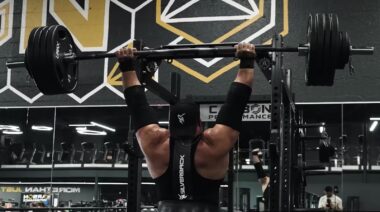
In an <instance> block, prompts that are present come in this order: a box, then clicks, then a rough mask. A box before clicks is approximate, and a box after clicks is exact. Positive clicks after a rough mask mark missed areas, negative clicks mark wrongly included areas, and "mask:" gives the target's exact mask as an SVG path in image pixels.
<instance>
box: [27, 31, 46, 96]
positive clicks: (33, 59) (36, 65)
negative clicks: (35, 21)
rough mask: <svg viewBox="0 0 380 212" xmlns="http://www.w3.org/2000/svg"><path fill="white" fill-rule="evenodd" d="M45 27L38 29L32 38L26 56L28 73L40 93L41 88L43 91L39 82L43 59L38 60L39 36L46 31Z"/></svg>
mask: <svg viewBox="0 0 380 212" xmlns="http://www.w3.org/2000/svg"><path fill="white" fill-rule="evenodd" d="M46 28H47V27H46V26H44V27H39V28H38V29H37V30H36V32H35V34H34V38H33V48H30V49H29V52H28V56H29V55H30V56H29V58H30V61H29V63H28V65H29V67H30V71H31V72H32V75H33V79H34V82H35V83H36V85H37V87H38V89H39V90H40V91H41V88H42V89H43V85H42V84H43V82H42V81H41V80H42V79H43V77H41V69H40V66H41V63H43V62H44V58H40V57H39V55H40V51H41V49H40V39H41V34H42V32H43V31H44V30H45V29H46Z"/></svg>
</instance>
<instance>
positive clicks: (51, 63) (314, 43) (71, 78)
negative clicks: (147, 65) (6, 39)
mask: <svg viewBox="0 0 380 212" xmlns="http://www.w3.org/2000/svg"><path fill="white" fill-rule="evenodd" d="M306 37H307V42H306V44H300V45H299V46H298V47H272V45H255V46H256V51H257V52H258V53H259V52H298V54H299V55H300V56H305V58H306V73H305V81H306V85H309V86H331V85H333V83H334V76H335V69H343V68H344V67H345V65H346V64H347V63H348V62H349V60H350V56H351V55H369V54H373V52H374V47H362V48H354V47H352V46H351V41H350V38H349V36H348V34H347V33H346V32H341V31H339V22H338V17H337V15H335V14H316V15H309V19H308V25H307V36H306ZM236 44H237V43H234V42H232V43H221V44H198V45H195V44H179V45H168V46H161V47H159V48H155V49H147V48H145V49H143V50H139V51H137V52H136V53H135V54H136V56H137V58H139V59H142V58H145V59H147V60H161V59H186V58H213V57H235V53H236V49H235V48H234V45H236ZM77 52H78V48H77V46H76V45H75V43H74V40H73V38H72V36H71V34H70V32H69V31H68V29H66V28H65V27H64V26H61V25H52V26H43V27H37V28H34V29H33V30H32V31H31V33H30V35H29V38H28V45H27V48H26V50H25V57H24V61H7V62H6V66H7V67H8V68H17V67H26V69H27V70H28V72H29V75H30V76H31V77H32V78H33V79H34V81H35V84H36V85H37V87H38V88H39V90H40V91H41V92H42V93H44V94H46V95H54V94H64V93H71V92H73V91H74V90H75V88H76V86H77V84H78V71H79V63H78V62H79V61H80V60H89V59H97V58H107V57H115V54H114V53H100V52H94V53H86V54H83V53H82V54H78V53H77Z"/></svg>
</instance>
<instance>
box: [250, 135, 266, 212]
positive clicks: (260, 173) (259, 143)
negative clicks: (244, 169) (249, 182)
mask: <svg viewBox="0 0 380 212" xmlns="http://www.w3.org/2000/svg"><path fill="white" fill-rule="evenodd" d="M263 145H264V141H263V140H261V139H253V140H252V162H253V165H254V166H255V169H256V174H257V179H258V181H259V182H260V184H261V190H262V191H263V200H264V208H265V210H267V209H268V206H269V182H270V178H269V177H268V176H267V174H266V173H265V171H264V169H263V163H262V161H261V158H262V155H263V153H262V151H261V149H262V148H263Z"/></svg>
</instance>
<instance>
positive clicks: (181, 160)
mask: <svg viewBox="0 0 380 212" xmlns="http://www.w3.org/2000/svg"><path fill="white" fill-rule="evenodd" d="M184 164H185V155H180V156H179V194H178V198H179V199H180V200H184V199H186V198H187V195H186V190H185V177H184V175H185V171H184V169H183V166H184Z"/></svg>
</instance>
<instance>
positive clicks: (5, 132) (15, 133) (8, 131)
mask: <svg viewBox="0 0 380 212" xmlns="http://www.w3.org/2000/svg"><path fill="white" fill-rule="evenodd" d="M22 133H23V132H22V131H14V130H4V131H3V134H7V135H21V134H22Z"/></svg>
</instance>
